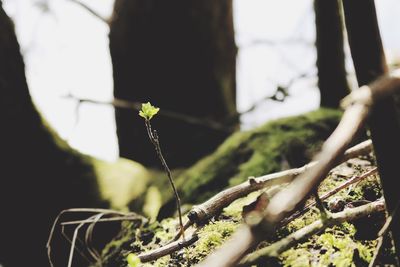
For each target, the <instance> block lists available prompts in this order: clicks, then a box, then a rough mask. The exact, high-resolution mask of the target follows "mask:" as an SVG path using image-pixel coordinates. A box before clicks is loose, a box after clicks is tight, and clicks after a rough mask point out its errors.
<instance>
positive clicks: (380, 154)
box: [343, 0, 400, 257]
mask: <svg viewBox="0 0 400 267" xmlns="http://www.w3.org/2000/svg"><path fill="white" fill-rule="evenodd" d="M343 6H344V11H345V19H346V28H347V32H348V37H349V42H350V49H351V55H352V58H353V62H354V68H355V71H356V75H357V80H358V84H359V86H363V85H366V84H368V83H370V82H372V81H374V80H375V79H377V78H378V77H379V76H381V75H384V74H387V73H388V66H387V64H386V59H385V54H384V51H383V46H382V41H381V36H380V33H379V26H378V21H377V17H376V10H375V4H374V1H373V0H365V1H356V0H345V1H343ZM369 126H370V129H371V134H372V141H373V144H374V150H375V154H376V159H377V163H378V168H379V174H380V177H381V181H382V185H383V191H384V192H383V193H384V196H385V201H386V207H387V210H388V212H389V213H392V212H393V211H394V209H395V207H396V205H397V203H398V202H399V201H400V197H399V192H398V191H399V189H398V188H399V187H398V182H399V166H400V160H399V157H398V156H396V155H397V154H398V153H399V151H400V124H399V118H398V115H397V112H396V107H395V104H394V99H393V97H387V98H386V99H384V100H381V101H380V102H378V103H377V104H376V105H375V106H374V108H373V110H372V113H371V115H370V120H369ZM397 218H398V217H397ZM392 224H393V225H392V227H391V229H392V233H393V238H394V241H395V246H396V250H397V256H398V257H399V256H400V221H399V220H394V221H393V222H392Z"/></svg>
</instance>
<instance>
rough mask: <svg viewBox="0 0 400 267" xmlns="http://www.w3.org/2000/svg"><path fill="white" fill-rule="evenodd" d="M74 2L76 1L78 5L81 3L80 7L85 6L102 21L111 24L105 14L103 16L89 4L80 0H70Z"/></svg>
mask: <svg viewBox="0 0 400 267" xmlns="http://www.w3.org/2000/svg"><path fill="white" fill-rule="evenodd" d="M70 1H71V2H72V3H75V4H77V5H79V6H80V7H82V8H84V9H85V10H86V11H88V12H89V13H90V14H92V15H93V16H94V17H95V18H97V19H99V20H101V21H102V22H104V23H105V24H107V25H109V24H110V20H109V19H106V18H104V17H103V16H101V15H100V14H99V13H97V11H95V10H94V9H93V8H91V7H89V6H88V5H86V4H85V3H83V2H81V1H79V0H70Z"/></svg>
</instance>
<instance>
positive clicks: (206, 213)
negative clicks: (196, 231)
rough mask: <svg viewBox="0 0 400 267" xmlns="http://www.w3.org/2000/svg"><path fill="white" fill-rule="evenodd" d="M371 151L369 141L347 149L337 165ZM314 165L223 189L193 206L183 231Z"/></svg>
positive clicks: (251, 179)
mask: <svg viewBox="0 0 400 267" xmlns="http://www.w3.org/2000/svg"><path fill="white" fill-rule="evenodd" d="M371 151H372V143H371V141H370V140H367V141H364V142H362V143H360V144H358V145H356V146H354V147H351V148H350V149H348V150H347V151H346V152H345V153H344V156H343V157H342V158H341V159H340V160H339V161H338V162H337V163H338V164H340V163H342V162H344V161H347V160H349V159H351V158H355V157H358V156H360V155H365V154H368V153H370V152H371ZM315 164H316V163H315V162H311V163H309V164H307V165H305V166H303V167H300V168H295V169H290V170H286V171H281V172H277V173H272V174H268V175H264V176H260V177H250V178H249V179H248V181H246V182H243V183H241V184H239V185H236V186H233V187H231V188H228V189H225V190H223V191H222V192H220V193H218V194H216V195H215V196H213V197H212V198H210V199H209V200H207V201H206V202H203V203H202V204H200V205H196V206H194V207H193V208H192V209H191V211H189V213H188V218H189V221H188V222H187V223H186V224H185V227H184V228H185V229H187V228H188V227H189V226H191V225H193V224H194V223H204V222H205V221H206V220H208V219H210V218H212V217H214V216H215V215H217V214H218V213H219V212H221V210H222V209H223V208H225V207H227V206H229V205H230V204H231V203H232V202H233V201H235V200H237V199H239V198H242V197H245V196H246V195H248V194H250V193H252V192H255V191H257V190H260V189H263V188H266V187H269V186H274V185H281V184H285V183H289V182H291V181H293V179H294V178H295V177H296V176H298V175H299V174H302V173H304V172H305V171H306V170H307V169H309V168H311V167H312V166H314V165H315Z"/></svg>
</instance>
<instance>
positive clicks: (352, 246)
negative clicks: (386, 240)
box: [280, 223, 376, 267]
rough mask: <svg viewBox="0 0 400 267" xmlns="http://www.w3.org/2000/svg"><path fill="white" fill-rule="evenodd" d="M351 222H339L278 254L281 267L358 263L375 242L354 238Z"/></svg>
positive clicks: (369, 254) (367, 256)
mask: <svg viewBox="0 0 400 267" xmlns="http://www.w3.org/2000/svg"><path fill="white" fill-rule="evenodd" d="M355 232H356V230H355V227H354V226H353V225H352V224H351V223H343V224H342V225H338V226H334V227H331V228H328V229H326V230H325V232H324V233H322V234H319V235H314V236H313V237H311V238H310V239H309V240H308V241H307V242H303V243H300V244H298V245H297V246H295V247H294V248H291V249H289V250H287V251H285V252H283V253H282V254H281V255H280V259H281V261H282V264H283V265H284V266H296V267H300V266H360V265H366V264H367V263H368V262H369V261H370V260H371V259H372V256H373V253H374V250H375V245H376V241H363V242H360V241H356V240H354V234H355Z"/></svg>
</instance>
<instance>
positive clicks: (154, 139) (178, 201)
mask: <svg viewBox="0 0 400 267" xmlns="http://www.w3.org/2000/svg"><path fill="white" fill-rule="evenodd" d="M145 125H146V129H147V134H148V136H149V139H150V141H151V143H152V144H153V145H154V148H155V150H156V153H157V156H158V158H159V159H160V161H161V164H162V166H163V168H164V170H165V172H166V173H167V176H168V180H169V183H170V184H171V187H172V189H173V191H174V195H175V200H176V209H177V210H178V214H179V226H180V234H181V236H182V237H183V239H185V230H184V226H183V222H182V211H181V199H180V197H179V194H178V190H176V187H175V183H174V180H173V179H172V173H171V170H170V169H169V167H168V165H167V162H166V161H165V159H164V156H163V154H162V151H161V146H160V142H159V138H158V135H157V131H156V130H152V128H151V124H150V120H148V119H145Z"/></svg>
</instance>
